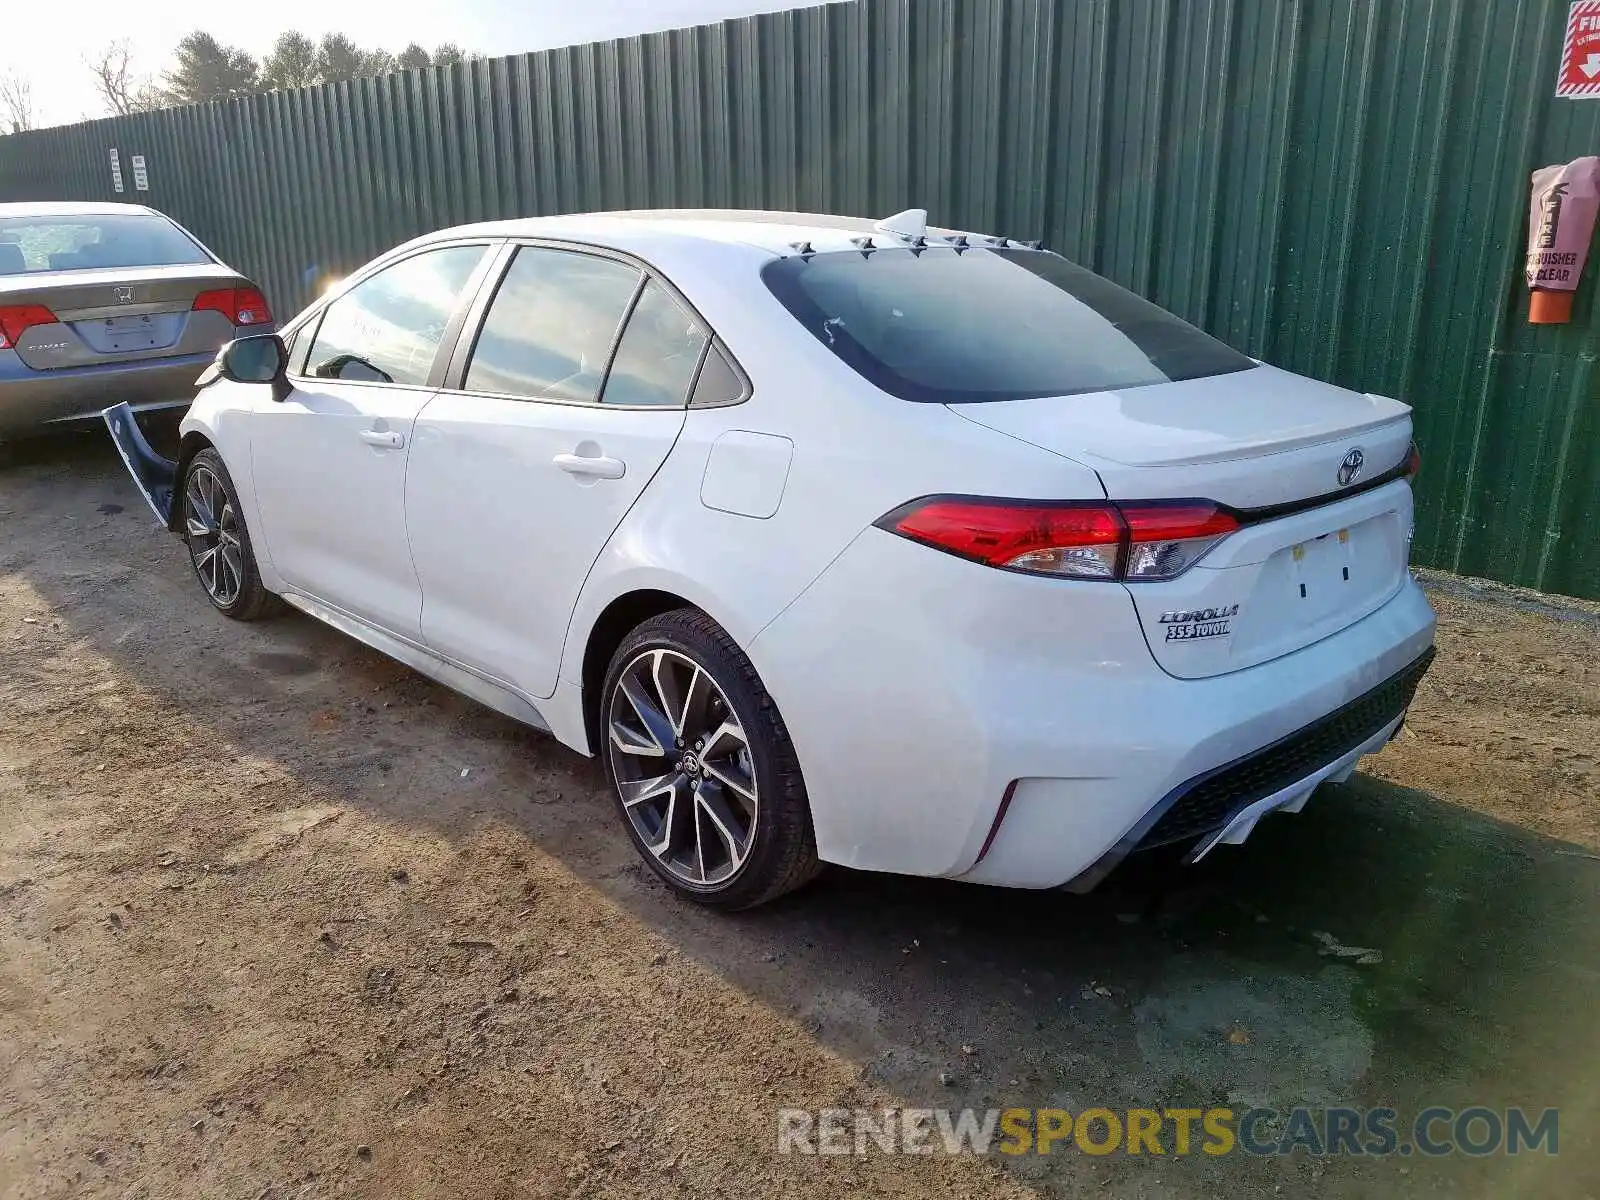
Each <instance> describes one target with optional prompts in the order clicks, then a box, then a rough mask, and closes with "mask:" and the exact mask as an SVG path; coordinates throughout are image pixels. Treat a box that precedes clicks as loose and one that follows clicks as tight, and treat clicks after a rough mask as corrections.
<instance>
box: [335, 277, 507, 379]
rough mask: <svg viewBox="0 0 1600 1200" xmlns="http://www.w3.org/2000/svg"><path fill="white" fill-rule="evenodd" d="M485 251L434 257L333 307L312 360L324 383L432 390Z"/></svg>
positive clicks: (367, 283) (367, 284)
mask: <svg viewBox="0 0 1600 1200" xmlns="http://www.w3.org/2000/svg"><path fill="white" fill-rule="evenodd" d="M483 254H484V247H482V246H446V247H443V248H441V249H438V250H427V251H424V252H423V253H421V254H414V255H412V256H411V257H410V258H406V259H402V260H401V261H399V262H397V263H395V264H394V265H393V266H392V267H385V268H384V269H383V270H381V271H379V272H378V273H377V274H376V275H374V276H372V277H371V278H369V279H365V280H363V281H362V282H360V283H358V284H356V286H355V287H353V288H351V289H350V290H349V291H348V292H346V293H345V294H344V295H343V296H340V297H339V298H338V299H337V300H335V301H334V302H333V303H332V304H330V305H328V308H327V311H326V312H325V313H324V314H323V317H322V323H321V324H320V325H319V326H318V327H317V332H316V336H315V337H314V338H313V339H312V342H311V349H310V352H309V353H308V354H307V355H306V367H305V370H306V374H308V375H312V376H314V377H316V378H318V379H344V380H364V381H367V382H372V383H403V384H417V385H421V384H426V383H427V382H428V376H429V375H430V374H431V373H432V371H433V361H434V359H435V357H437V355H438V353H439V347H440V345H441V344H442V343H443V341H444V335H445V331H446V329H448V328H449V325H450V318H451V316H452V315H454V313H455V310H456V305H457V304H459V303H460V301H461V293H462V292H463V291H464V290H465V289H466V286H467V281H468V280H470V279H471V278H472V272H473V270H474V268H476V267H477V265H478V263H479V261H480V260H481V259H482V258H483Z"/></svg>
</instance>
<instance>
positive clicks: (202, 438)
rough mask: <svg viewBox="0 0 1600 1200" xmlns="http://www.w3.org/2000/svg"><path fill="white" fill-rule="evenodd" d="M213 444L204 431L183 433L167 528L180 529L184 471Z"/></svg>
mask: <svg viewBox="0 0 1600 1200" xmlns="http://www.w3.org/2000/svg"><path fill="white" fill-rule="evenodd" d="M210 445H211V442H210V440H209V439H208V438H207V437H206V435H205V434H203V433H196V432H195V431H194V430H190V431H189V432H188V433H186V434H184V435H183V440H182V441H181V442H179V443H178V462H177V465H176V466H175V467H174V468H173V471H172V489H173V496H172V511H171V512H170V513H169V514H168V515H167V528H168V529H170V530H172V532H173V533H177V532H178V531H179V525H178V521H179V519H180V517H181V513H180V511H179V510H180V509H182V507H183V505H182V504H181V503H180V501H179V492H180V491H181V490H182V488H183V476H184V472H186V471H187V470H188V469H189V463H190V462H192V461H193V459H194V456H195V455H196V454H199V453H200V451H202V450H204V449H206V448H207V447H209V446H210Z"/></svg>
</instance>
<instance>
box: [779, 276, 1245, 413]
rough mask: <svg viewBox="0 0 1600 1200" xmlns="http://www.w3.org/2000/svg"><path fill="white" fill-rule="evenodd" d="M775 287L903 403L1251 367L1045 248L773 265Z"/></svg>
mask: <svg viewBox="0 0 1600 1200" xmlns="http://www.w3.org/2000/svg"><path fill="white" fill-rule="evenodd" d="M762 278H763V279H764V280H765V281H766V284H767V287H768V288H769V289H770V290H771V291H772V293H773V294H774V295H775V296H776V297H777V298H778V299H779V300H780V301H781V302H782V303H783V305H784V307H785V308H787V309H788V310H789V312H790V313H792V314H793V315H794V317H795V319H796V320H798V321H799V322H800V323H801V324H802V325H803V326H805V328H806V330H807V331H808V332H810V333H811V335H812V336H813V337H815V338H816V339H817V340H818V341H820V342H821V343H822V344H823V345H825V346H827V347H828V349H829V350H831V351H832V352H833V353H834V354H835V355H837V356H838V357H839V358H840V359H842V360H843V361H844V362H846V363H848V364H849V365H850V366H851V367H852V368H854V369H855V370H856V372H858V373H859V374H860V375H861V376H863V377H864V378H865V379H867V380H868V381H870V382H871V383H873V384H875V385H876V386H877V387H879V388H881V389H882V390H883V391H885V392H888V393H889V394H890V395H892V396H898V397H899V398H901V399H902V400H914V401H919V402H922V403H928V404H970V403H978V402H982V401H989V400H1021V399H1027V398H1030V397H1034V396H1070V395H1074V394H1081V393H1083V392H1097V391H1103V390H1106V389H1112V388H1130V387H1140V386H1142V385H1146V384H1152V383H1167V382H1170V381H1172V380H1177V379H1195V378H1198V377H1200V376H1205V375H1221V374H1224V373H1226V372H1229V371H1242V370H1245V369H1246V368H1248V367H1252V366H1254V365H1255V364H1254V363H1253V362H1251V361H1250V359H1248V358H1246V357H1245V356H1244V355H1242V354H1239V353H1238V352H1237V351H1235V350H1231V349H1229V348H1228V347H1227V346H1225V345H1223V343H1221V342H1219V341H1217V340H1216V339H1215V338H1213V337H1211V336H1210V335H1208V334H1205V333H1202V332H1201V331H1200V330H1198V329H1196V328H1195V327H1194V326H1192V325H1189V324H1187V323H1186V322H1184V321H1181V320H1179V319H1178V318H1177V317H1175V316H1173V315H1172V314H1171V313H1169V312H1167V311H1166V310H1165V309H1163V308H1159V307H1157V306H1156V305H1154V304H1151V303H1150V302H1149V301H1148V300H1143V299H1141V298H1140V297H1138V296H1135V295H1134V294H1133V293H1132V292H1129V291H1127V290H1125V289H1123V288H1120V287H1118V286H1117V285H1116V284H1114V283H1112V282H1111V281H1110V280H1108V279H1105V278H1102V277H1101V276H1099V275H1096V274H1094V273H1093V272H1092V271H1086V270H1084V269H1083V268H1082V267H1079V266H1075V265H1074V264H1072V263H1070V262H1068V261H1067V260H1066V259H1064V258H1060V257H1058V256H1057V255H1054V254H1048V253H1045V252H1043V251H1039V250H1001V249H976V248H974V249H968V250H960V251H958V250H956V249H955V248H954V247H929V248H928V249H926V250H920V251H913V250H910V249H891V250H878V251H874V252H872V253H870V254H862V253H859V252H856V251H848V252H836V253H827V254H818V255H815V256H812V257H810V258H809V259H808V258H803V257H800V256H795V257H791V258H782V259H778V260H776V261H774V262H772V263H769V264H768V265H767V266H766V267H765V268H764V269H763V270H762Z"/></svg>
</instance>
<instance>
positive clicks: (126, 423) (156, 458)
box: [100, 403, 178, 529]
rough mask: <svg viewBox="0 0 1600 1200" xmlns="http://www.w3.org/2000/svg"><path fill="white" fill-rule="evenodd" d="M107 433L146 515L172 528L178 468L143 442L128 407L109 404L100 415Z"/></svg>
mask: <svg viewBox="0 0 1600 1200" xmlns="http://www.w3.org/2000/svg"><path fill="white" fill-rule="evenodd" d="M100 417H101V419H102V420H103V421H105V423H106V428H107V429H109V430H110V431H111V441H112V443H113V444H114V445H115V446H116V447H117V453H118V454H120V455H122V463H123V465H124V466H125V467H127V468H128V473H129V474H130V475H132V476H133V482H134V483H135V484H137V485H138V488H139V494H140V495H142V496H143V497H144V502H145V503H146V504H148V505H149V506H150V511H151V512H153V513H155V515H156V518H157V519H158V520H159V521H160V522H161V523H162V524H163V525H165V526H166V527H167V528H169V529H170V528H171V527H172V501H173V495H172V494H173V489H174V488H176V486H177V482H178V464H177V463H175V462H173V461H172V460H171V459H169V458H162V457H161V455H159V454H157V453H156V452H155V451H154V450H153V449H151V447H150V443H149V442H148V441H146V440H145V436H144V431H143V430H141V429H140V428H139V421H138V419H137V418H136V417H135V416H134V415H133V409H132V408H131V407H129V405H128V404H126V403H123V404H113V405H112V406H111V407H110V408H108V409H106V410H105V411H104V412H102V413H101V414H100Z"/></svg>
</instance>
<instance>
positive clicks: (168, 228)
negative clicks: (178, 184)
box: [0, 213, 211, 276]
mask: <svg viewBox="0 0 1600 1200" xmlns="http://www.w3.org/2000/svg"><path fill="white" fill-rule="evenodd" d="M210 261H211V259H210V258H209V257H208V256H207V254H206V252H205V251H204V250H202V249H200V247H199V246H198V245H196V244H195V241H194V239H193V238H191V237H190V236H189V235H188V234H186V233H184V232H183V230H181V229H179V228H178V227H177V226H176V225H174V224H173V223H172V222H171V221H169V220H167V219H166V218H165V217H161V216H157V215H155V214H154V213H104V214H100V215H86V216H63V217H0V276H3V275H32V274H37V273H39V272H42V271H93V270H103V269H108V268H109V269H116V268H120V267H160V266H168V265H182V264H189V263H208V262H210Z"/></svg>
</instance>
